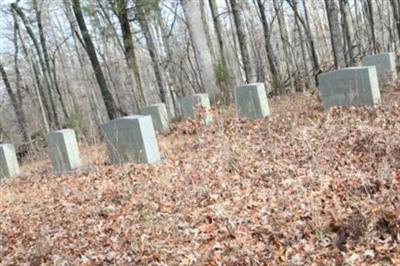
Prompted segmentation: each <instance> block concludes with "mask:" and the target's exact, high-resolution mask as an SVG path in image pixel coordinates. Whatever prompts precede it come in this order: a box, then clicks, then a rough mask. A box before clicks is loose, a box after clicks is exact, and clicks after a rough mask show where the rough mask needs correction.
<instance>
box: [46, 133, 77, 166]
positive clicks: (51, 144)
mask: <svg viewBox="0 0 400 266" xmlns="http://www.w3.org/2000/svg"><path fill="white" fill-rule="evenodd" d="M46 141H47V146H48V150H49V156H50V159H51V162H52V164H53V169H54V171H55V172H65V171H72V170H74V169H76V168H78V167H79V166H81V158H80V155H79V147H78V142H77V141H76V135H75V131H74V130H72V129H62V130H57V131H53V132H51V133H49V134H48V135H47V138H46Z"/></svg>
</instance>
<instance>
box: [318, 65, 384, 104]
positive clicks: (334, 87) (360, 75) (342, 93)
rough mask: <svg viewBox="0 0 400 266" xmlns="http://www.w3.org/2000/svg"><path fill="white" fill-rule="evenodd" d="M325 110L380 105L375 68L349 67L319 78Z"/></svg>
mask: <svg viewBox="0 0 400 266" xmlns="http://www.w3.org/2000/svg"><path fill="white" fill-rule="evenodd" d="M318 82H319V89H320V95H321V98H322V103H323V106H324V109H325V110H326V109H328V108H329V107H331V106H375V105H378V104H380V102H381V96H380V92H379V84H378V76H377V74H376V69H375V67H349V68H345V69H340V70H336V71H332V72H329V73H324V74H321V75H319V76H318Z"/></svg>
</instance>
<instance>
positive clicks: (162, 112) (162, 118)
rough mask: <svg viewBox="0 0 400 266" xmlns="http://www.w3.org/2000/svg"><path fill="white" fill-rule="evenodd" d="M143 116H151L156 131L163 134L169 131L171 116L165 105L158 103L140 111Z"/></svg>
mask: <svg viewBox="0 0 400 266" xmlns="http://www.w3.org/2000/svg"><path fill="white" fill-rule="evenodd" d="M140 114H141V115H150V116H151V119H152V120H153V126H154V129H155V130H156V131H158V132H161V133H166V132H168V131H169V116H168V111H167V107H166V105H165V103H156V104H152V105H148V106H146V107H143V108H141V109H140Z"/></svg>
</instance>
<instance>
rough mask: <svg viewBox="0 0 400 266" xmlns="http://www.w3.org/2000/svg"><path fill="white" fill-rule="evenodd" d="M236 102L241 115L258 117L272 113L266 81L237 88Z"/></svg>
mask: <svg viewBox="0 0 400 266" xmlns="http://www.w3.org/2000/svg"><path fill="white" fill-rule="evenodd" d="M235 102H236V108H237V110H238V114H239V116H242V117H248V118H252V119H256V118H262V117H266V116H268V115H270V110H269V105H268V98H267V93H266V91H265V87H264V83H253V84H248V85H244V86H240V87H238V88H236V89H235Z"/></svg>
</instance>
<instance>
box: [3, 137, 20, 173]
mask: <svg viewBox="0 0 400 266" xmlns="http://www.w3.org/2000/svg"><path fill="white" fill-rule="evenodd" d="M19 173H20V170H19V165H18V160H17V155H16V154H15V148H14V145H12V144H0V179H2V178H5V177H13V176H16V175H19Z"/></svg>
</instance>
